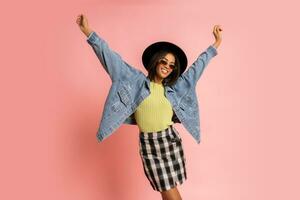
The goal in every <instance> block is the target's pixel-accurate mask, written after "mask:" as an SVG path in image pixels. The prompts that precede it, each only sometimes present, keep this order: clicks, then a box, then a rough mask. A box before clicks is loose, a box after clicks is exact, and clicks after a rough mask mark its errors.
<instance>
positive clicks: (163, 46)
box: [76, 14, 222, 200]
mask: <svg viewBox="0 0 300 200" xmlns="http://www.w3.org/2000/svg"><path fill="white" fill-rule="evenodd" d="M76 23H77V24H78V25H79V27H80V29H81V31H82V32H83V33H84V34H85V35H86V36H87V37H88V40H87V41H88V42H89V44H91V45H92V47H93V49H94V50H95V52H96V54H97V56H98V58H99V60H100V62H101V63H102V65H103V66H104V68H105V70H106V71H107V72H108V73H109V75H110V77H111V79H112V80H113V84H116V82H120V81H119V80H120V79H121V80H122V79H130V78H131V79H133V77H134V78H136V80H133V81H136V84H137V85H139V80H141V77H143V76H142V75H141V72H139V71H137V70H135V69H133V68H132V67H130V66H129V65H128V64H127V63H125V62H124V61H123V60H121V58H120V56H119V55H118V54H116V53H115V52H113V51H111V50H110V49H109V48H108V45H107V44H106V43H105V41H104V40H102V39H101V38H100V37H99V36H98V35H97V34H96V33H95V32H94V31H92V30H91V29H90V27H89V25H88V21H87V18H86V17H85V16H84V15H82V14H81V15H78V17H77V20H76ZM220 31H222V29H221V28H220V26H218V25H216V26H215V27H214V30H213V34H214V36H215V38H216V42H215V43H214V44H213V45H212V46H210V47H209V49H208V51H207V52H206V54H204V53H203V54H202V57H200V58H201V59H199V60H200V62H201V61H204V56H205V57H207V59H206V60H205V64H207V63H208V61H209V59H210V58H211V57H213V56H214V55H216V48H217V47H218V46H219V45H220V43H221V35H220ZM103 49H104V50H103ZM142 60H143V65H144V67H145V68H146V69H147V71H148V76H147V80H150V84H149V85H148V86H149V88H148V90H149V94H147V95H144V96H143V98H141V96H137V95H136V93H135V95H133V92H132V91H133V89H132V87H134V86H133V85H132V84H131V85H130V84H129V85H128V87H129V88H128V89H126V88H124V87H123V88H122V90H121V89H120V90H119V91H118V92H115V93H113V92H112V93H110V94H113V95H109V96H112V97H111V98H112V99H115V100H116V99H119V97H115V96H117V95H116V94H118V95H120V99H121V101H122V103H120V102H114V103H111V104H110V103H108V105H110V108H111V110H109V111H110V112H115V113H117V114H116V115H113V114H109V115H108V116H110V117H111V118H112V119H116V117H117V115H118V114H120V113H121V112H124V111H125V110H126V107H127V110H128V109H129V108H128V107H130V108H131V106H132V105H134V103H133V102H138V105H136V107H134V113H133V117H134V120H135V122H136V124H137V126H138V127H139V133H140V134H139V136H140V138H139V148H140V149H139V153H140V156H141V160H142V163H143V168H144V173H145V175H146V177H147V179H148V180H149V183H150V184H151V186H152V188H153V189H154V190H156V191H159V192H160V193H161V195H162V198H163V199H164V200H171V199H172V200H173V199H181V196H180V194H179V192H178V190H177V187H176V186H177V185H178V184H182V183H183V181H184V180H186V179H187V175H186V167H185V161H186V159H185V155H184V151H183V146H182V140H181V137H180V134H179V132H178V131H177V130H176V129H175V127H174V126H173V124H174V121H175V119H174V116H175V115H174V111H175V110H177V109H175V108H174V109H175V110H174V109H173V107H172V105H174V103H173V100H174V99H172V98H171V97H170V96H168V95H166V91H165V89H166V88H172V87H173V88H175V85H176V84H177V83H178V81H179V80H181V82H183V81H182V80H183V79H187V80H188V81H190V82H189V84H191V83H196V81H197V79H198V78H199V76H200V74H201V71H198V72H197V73H194V72H192V71H196V70H198V68H197V66H196V65H195V66H194V70H193V69H192V70H191V71H189V73H188V74H183V72H184V71H185V69H186V67H187V57H186V55H185V53H184V52H183V50H182V49H181V48H179V47H178V46H177V45H175V44H172V43H170V42H165V41H162V42H156V43H154V44H151V45H150V46H148V47H147V48H146V49H145V51H144V52H143V55H142ZM202 67H204V66H202ZM125 68H126V69H125ZM125 70H127V71H126V72H127V73H129V72H130V73H131V71H132V74H127V73H123V74H121V71H125ZM118 74H119V75H118ZM117 75H118V76H117ZM183 75H185V77H184V78H183ZM189 77H190V78H189ZM131 81H132V80H131ZM137 88H139V87H137ZM181 88H183V87H181ZM135 90H137V89H135ZM135 92H136V91H135ZM142 92H143V94H146V93H147V92H146V90H144V91H141V93H142ZM172 92H173V93H180V92H182V89H180V87H178V88H177V90H173V91H172ZM131 93H132V94H131ZM132 96H134V97H135V99H132V98H131V97H132ZM136 96H137V97H136ZM189 98H191V97H190V96H189ZM188 100H190V99H188ZM188 100H187V101H186V102H192V101H188ZM195 105H196V104H195ZM127 110H126V111H127ZM129 110H130V109H129ZM176 112H177V114H178V115H179V116H178V117H179V118H180V119H181V120H183V118H182V117H181V115H180V113H179V112H178V111H176ZM128 113H129V112H128ZM128 113H127V115H126V116H125V115H124V116H125V117H128ZM108 116H107V117H105V118H106V119H108V118H109V117H108ZM123 119H124V118H123ZM117 121H119V123H121V122H122V121H123V120H121V119H118V120H117ZM107 123H113V121H108V122H105V124H103V126H105V125H107ZM189 126H190V125H189ZM112 127H113V126H110V132H112V131H113V130H114V128H116V127H113V128H112ZM99 137H100V140H101V141H102V140H103V139H104V138H105V137H107V135H106V136H103V135H101V136H99Z"/></svg>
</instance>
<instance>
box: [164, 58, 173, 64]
mask: <svg viewBox="0 0 300 200" xmlns="http://www.w3.org/2000/svg"><path fill="white" fill-rule="evenodd" d="M163 59H165V60H167V61H169V60H168V59H167V58H163ZM170 63H173V64H175V62H170Z"/></svg>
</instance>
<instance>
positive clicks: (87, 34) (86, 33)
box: [82, 28, 92, 37]
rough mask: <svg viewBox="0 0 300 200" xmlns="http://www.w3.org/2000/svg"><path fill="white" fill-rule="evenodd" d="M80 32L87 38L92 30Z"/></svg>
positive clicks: (87, 29)
mask: <svg viewBox="0 0 300 200" xmlns="http://www.w3.org/2000/svg"><path fill="white" fill-rule="evenodd" d="M82 32H83V33H84V34H85V35H86V36H87V37H88V36H89V35H90V33H91V32H92V30H91V29H90V28H86V29H84V30H83V31H82Z"/></svg>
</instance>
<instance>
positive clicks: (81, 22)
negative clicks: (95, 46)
mask: <svg viewBox="0 0 300 200" xmlns="http://www.w3.org/2000/svg"><path fill="white" fill-rule="evenodd" d="M76 23H77V24H78V26H79V28H80V30H81V31H82V32H83V33H84V34H85V35H86V36H88V35H89V34H90V32H91V29H90V28H89V24H88V20H87V17H86V16H85V15H83V14H80V15H78V16H77V20H76Z"/></svg>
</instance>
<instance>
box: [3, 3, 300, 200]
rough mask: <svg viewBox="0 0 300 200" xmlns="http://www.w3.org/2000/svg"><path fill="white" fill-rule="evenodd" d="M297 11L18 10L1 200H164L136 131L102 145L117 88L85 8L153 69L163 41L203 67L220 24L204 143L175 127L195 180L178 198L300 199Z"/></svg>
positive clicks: (6, 8) (16, 6)
mask: <svg viewBox="0 0 300 200" xmlns="http://www.w3.org/2000/svg"><path fill="white" fill-rule="evenodd" d="M8 2H9V3H8ZM296 2H297V1H296V0H294V1H292V0H285V1H271V0H268V1H259V0H252V1H238V0H235V1H234V0H231V1H226V2H225V1H219V2H218V1H196V0H194V1H188V0H185V1H154V0H151V1H150V0H149V1H138V0H129V1H121V0H120V1H112V0H110V1H109V0H105V1H96V0H85V1H83V0H73V1H58V0H56V1H54V0H52V1H46V2H45V1H22V2H13V1H7V3H6V4H5V5H1V12H0V15H1V30H2V31H1V37H0V40H1V41H0V42H1V43H0V44H1V73H0V75H1V78H0V81H1V82H0V91H1V103H0V106H1V107H0V108H1V127H0V128H1V129H0V132H1V144H0V154H1V165H0V169H1V170H0V177H1V178H0V184H1V185H0V188H1V192H0V199H31V200H32V199H47V200H48V199H49V200H50V199H57V200H60V199H64V200H69V199H70V200H82V199H89V200H99V199H104V200H115V199H122V200H140V199H143V200H153V199H160V194H159V193H157V192H154V191H153V190H152V188H151V187H150V184H149V183H148V181H147V180H146V177H145V176H144V174H143V170H142V163H141V160H140V157H139V154H138V128H137V126H130V125H122V126H121V127H120V128H119V129H118V130H117V131H116V132H115V133H114V134H113V135H112V136H110V137H109V138H108V139H107V140H105V141H103V142H102V143H97V141H96V137H95V134H96V131H97V129H98V125H99V121H100V118H101V115H102V110H103V106H104V101H105V97H106V95H107V94H108V90H109V88H110V86H111V81H110V79H109V76H108V75H107V74H106V73H105V71H104V69H103V68H102V66H101V65H100V63H99V61H98V59H97V58H96V56H95V54H94V52H93V51H92V49H91V47H90V46H89V45H88V43H87V42H86V37H85V35H84V34H83V33H81V32H80V29H79V28H78V26H77V24H76V22H75V21H76V17H77V15H78V14H80V13H83V14H85V15H86V16H87V17H88V20H89V24H90V27H91V28H92V29H93V30H95V31H96V32H97V33H98V34H99V35H101V36H102V37H103V38H104V39H105V40H106V41H107V42H108V43H109V45H110V47H111V48H112V49H114V50H115V51H117V52H118V53H119V54H120V55H121V56H122V57H123V59H124V60H126V61H127V62H128V63H130V64H132V65H133V66H135V67H136V68H138V69H140V70H142V71H143V72H145V73H146V71H145V70H144V68H143V67H142V62H141V54H142V52H143V50H144V48H145V47H146V46H147V45H149V44H150V43H152V42H154V41H157V40H168V41H171V42H175V43H177V44H178V45H179V46H181V47H182V48H183V49H184V50H185V51H186V53H187V55H188V60H189V64H191V63H192V62H193V61H194V60H195V59H196V58H197V56H198V55H199V54H200V53H201V52H202V51H203V50H205V49H206V48H207V47H208V45H210V44H212V43H213V42H214V37H213V34H212V29H213V26H214V25H216V24H220V25H221V27H222V28H223V32H222V37H223V41H222V43H221V45H220V47H219V48H218V55H217V56H216V57H214V58H213V60H212V61H211V62H210V63H209V65H208V68H206V70H205V71H204V73H203V74H202V77H201V79H200V80H199V82H198V84H197V94H198V100H199V105H200V119H201V130H202V142H201V143H200V145H197V144H196V142H195V141H194V139H193V138H192V137H191V136H190V134H189V133H188V132H187V131H186V130H185V128H184V127H183V126H182V125H181V124H176V128H177V129H178V130H179V131H180V133H181V136H182V139H183V145H184V148H185V153H186V157H187V173H188V174H187V175H188V180H187V181H186V182H185V183H184V184H183V185H181V186H179V187H178V188H179V191H180V193H181V195H182V197H183V199H189V200H194V199H195V200H196V199H205V200H241V199H243V200H253V199H255V200H265V199H273V200H282V199H289V200H294V199H295V200H296V199H300V195H299V180H300V174H299V168H300V164H299V163H300V162H299V150H300V148H299V140H300V135H299V134H300V128H299V111H300V109H299V108H300V106H299V102H300V101H299V100H300V95H299V83H300V81H299V72H300V70H299V67H300V65H299V55H298V54H299V44H300V43H299V35H300V28H299V18H300V16H299V14H297V13H298V11H299V10H298V8H299V4H297V3H296Z"/></svg>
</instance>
